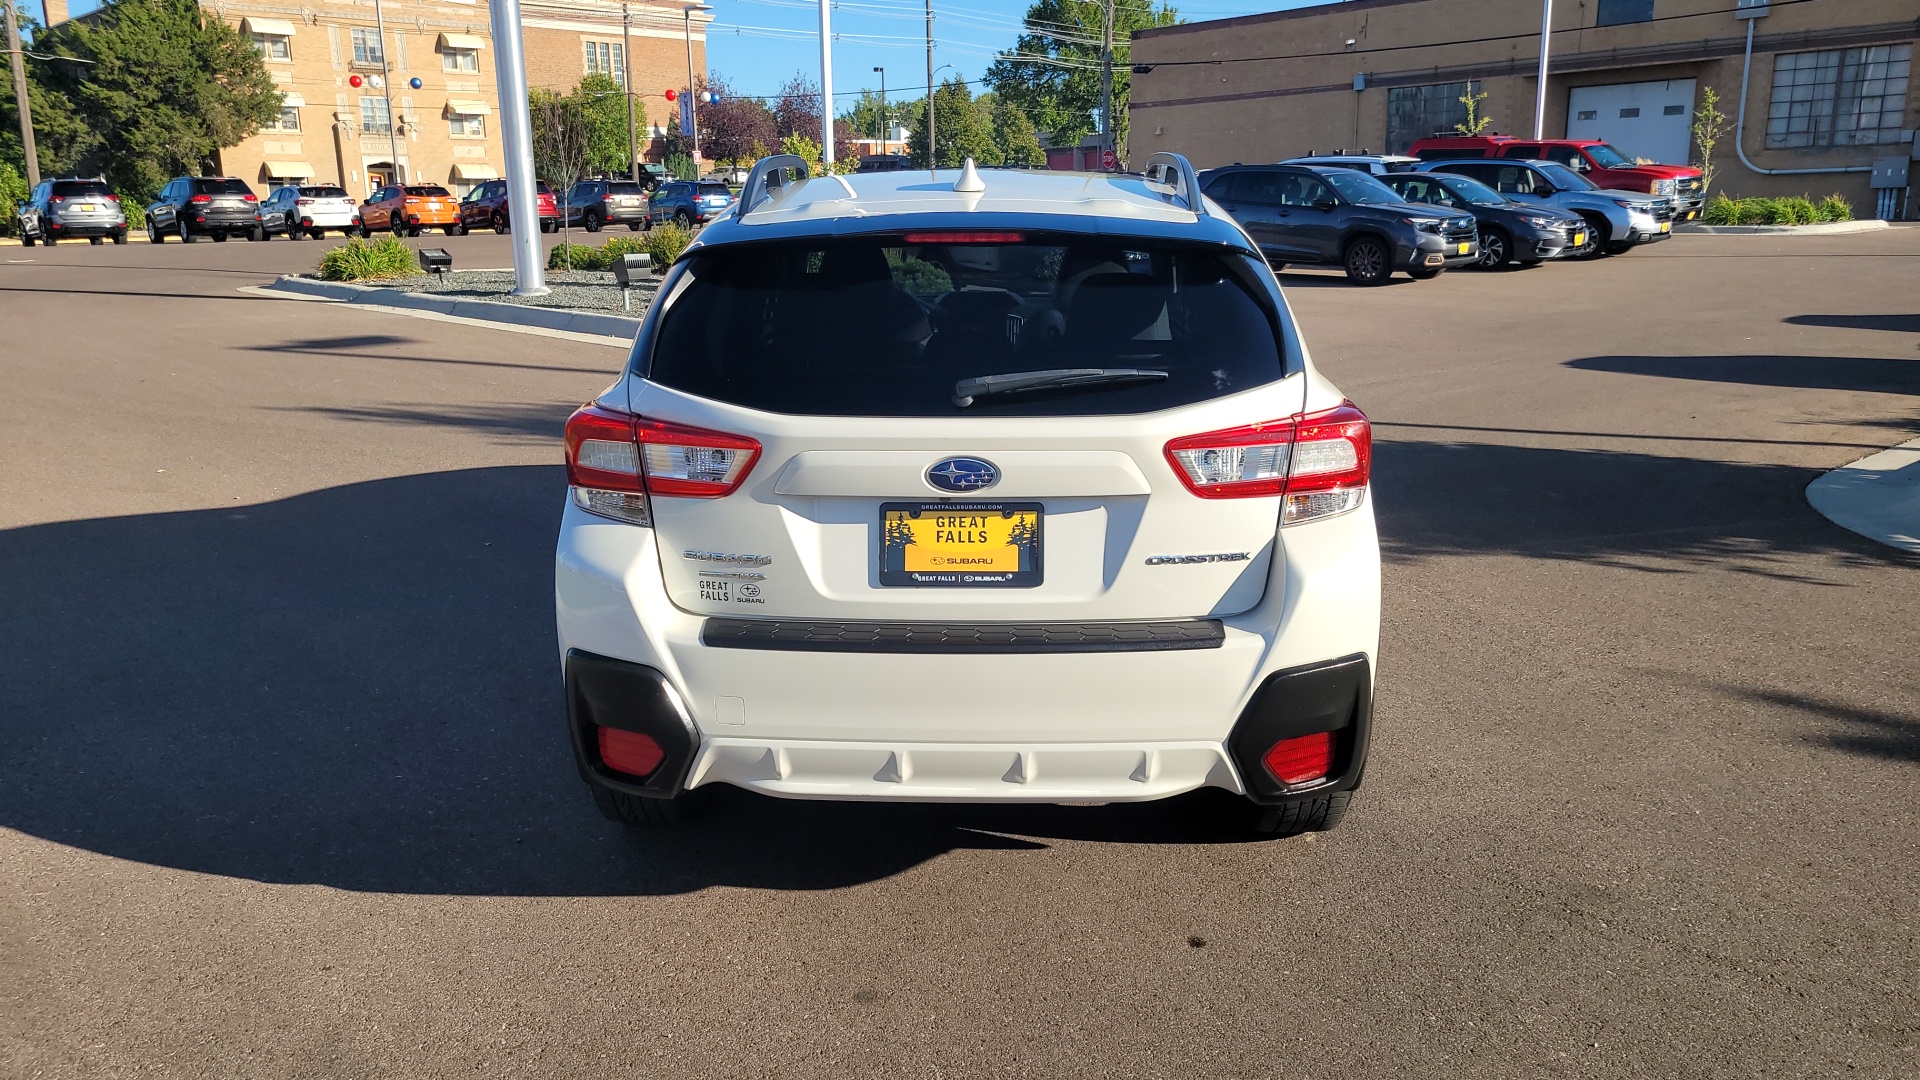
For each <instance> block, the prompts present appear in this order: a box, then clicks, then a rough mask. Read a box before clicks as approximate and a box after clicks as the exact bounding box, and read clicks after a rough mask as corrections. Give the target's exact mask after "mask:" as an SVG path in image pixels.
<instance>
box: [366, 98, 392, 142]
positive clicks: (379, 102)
mask: <svg viewBox="0 0 1920 1080" xmlns="http://www.w3.org/2000/svg"><path fill="white" fill-rule="evenodd" d="M360 130H361V132H362V133H364V134H367V135H386V134H390V133H391V132H392V131H393V116H392V115H391V114H390V113H388V112H387V99H385V98H377V97H363V98H361V99H360Z"/></svg>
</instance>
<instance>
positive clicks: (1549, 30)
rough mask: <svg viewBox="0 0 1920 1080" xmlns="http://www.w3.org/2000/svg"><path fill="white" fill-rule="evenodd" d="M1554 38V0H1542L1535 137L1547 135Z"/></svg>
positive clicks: (1542, 137) (1539, 137) (1534, 101)
mask: <svg viewBox="0 0 1920 1080" xmlns="http://www.w3.org/2000/svg"><path fill="white" fill-rule="evenodd" d="M1552 38H1553V0H1540V80H1539V82H1540V85H1539V86H1537V87H1535V88H1534V92H1533V94H1534V96H1533V137H1534V138H1535V139H1544V138H1546V137H1547V46H1548V44H1549V42H1550V41H1551V39H1552ZM1468 92H1469V93H1471V92H1472V91H1471V90H1469V91H1468Z"/></svg>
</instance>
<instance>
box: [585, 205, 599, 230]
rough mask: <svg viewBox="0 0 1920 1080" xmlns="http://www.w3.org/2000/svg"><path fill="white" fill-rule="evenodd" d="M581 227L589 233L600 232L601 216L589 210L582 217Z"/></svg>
mask: <svg viewBox="0 0 1920 1080" xmlns="http://www.w3.org/2000/svg"><path fill="white" fill-rule="evenodd" d="M580 227H581V228H583V229H585V230H587V231H588V232H599V231H600V215H599V214H596V213H594V212H593V211H591V210H589V211H587V212H586V213H584V214H581V215H580Z"/></svg>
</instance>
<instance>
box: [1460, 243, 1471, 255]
mask: <svg viewBox="0 0 1920 1080" xmlns="http://www.w3.org/2000/svg"><path fill="white" fill-rule="evenodd" d="M1472 249H1473V245H1472V244H1461V245H1460V254H1462V255H1465V254H1466V253H1467V252H1468V251H1471V250H1472Z"/></svg>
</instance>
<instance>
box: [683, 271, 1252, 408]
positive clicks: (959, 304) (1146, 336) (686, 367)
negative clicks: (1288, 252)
mask: <svg viewBox="0 0 1920 1080" xmlns="http://www.w3.org/2000/svg"><path fill="white" fill-rule="evenodd" d="M908 239H910V238H908V237H861V238H851V239H845V240H833V241H827V240H813V241H808V242H798V243H796V242H783V243H766V244H753V245H749V246H740V247H724V248H718V249H715V250H711V251H707V252H704V253H702V254H700V255H697V256H696V257H695V258H694V261H693V262H692V264H691V266H690V267H689V269H688V276H689V279H690V280H688V281H687V282H686V284H685V286H684V288H681V289H679V290H677V291H676V293H677V294H676V295H675V296H674V297H673V298H672V299H671V300H670V302H669V303H668V304H667V305H666V307H665V308H664V309H663V310H662V311H661V313H660V315H659V318H660V323H659V329H658V332H657V333H656V334H655V335H654V342H655V343H654V348H653V352H652V355H651V358H650V363H649V365H648V367H647V368H646V376H647V378H648V379H650V380H652V381H653V382H655V383H658V384H660V385H662V386H667V387H671V388H673V389H676V390H681V391H684V392H686V393H689V394H695V395H698V396H700V397H706V398H712V399H714V400H718V401H724V402H729V403H732V404H736V405H741V406H745V407H747V408H753V409H762V410H765V411H769V412H779V413H798V414H804V415H815V416H988V417H991V416H1099V415H1116V414H1125V413H1141V412H1152V411H1155V410H1159V409H1167V408H1173V407H1176V406H1180V405H1189V404H1192V403H1194V402H1199V401H1206V400H1209V399H1211V398H1215V397H1222V396H1225V395H1227V394H1234V393H1239V392H1240V391H1243V390H1249V389H1252V388H1254V387H1257V386H1262V385H1265V384H1267V383H1271V382H1274V381H1275V380H1277V379H1280V378H1281V377H1282V376H1283V375H1284V374H1285V367H1286V364H1285V360H1284V357H1283V354H1282V337H1281V333H1282V332H1281V330H1280V321H1279V317H1278V313H1277V312H1276V311H1274V310H1273V308H1272V307H1271V305H1270V304H1269V302H1268V301H1267V299H1266V295H1267V294H1266V292H1265V290H1264V289H1263V288H1260V287H1259V286H1258V285H1257V278H1256V276H1255V275H1256V274H1257V273H1259V272H1260V271H1259V270H1258V269H1257V268H1256V266H1255V264H1254V262H1253V260H1251V259H1249V258H1247V257H1245V256H1241V255H1235V254H1231V253H1226V252H1221V251H1219V250H1218V249H1211V248H1199V247H1193V246H1181V245H1176V244H1169V243H1165V242H1160V241H1145V240H1124V239H1116V238H1110V237H1062V236H1053V237H1047V236H1031V237H1027V238H1024V240H1023V241H1022V242H1017V243H1016V242H1006V243H1000V242H993V243H971V242H968V243H927V242H914V243H908V242H907V241H908ZM1066 368H1106V369H1113V368H1126V369H1138V370H1145V371H1151V372H1165V377H1164V378H1161V377H1157V376H1155V377H1152V378H1151V381H1132V382H1125V383H1117V384H1113V385H1105V386H1099V387H1080V388H1076V389H1072V390H1045V391H1038V392H1030V393H1022V394H1006V395H998V396H992V397H976V398H975V399H974V401H973V402H972V404H970V405H966V406H962V405H958V404H956V403H955V398H956V384H957V383H958V382H960V381H961V380H966V379H974V378H978V377H982V376H987V375H1003V374H1012V373H1025V372H1034V371H1053V370H1058V369H1066Z"/></svg>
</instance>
